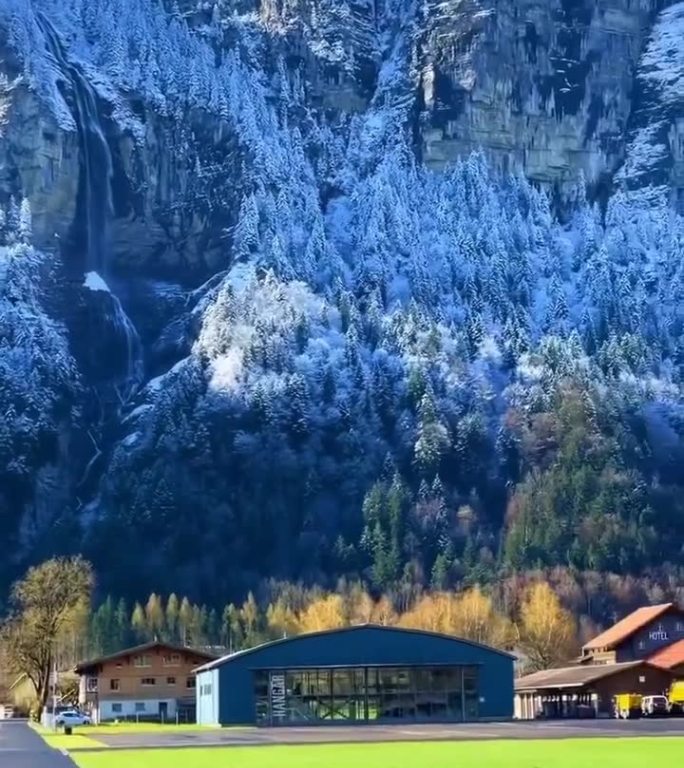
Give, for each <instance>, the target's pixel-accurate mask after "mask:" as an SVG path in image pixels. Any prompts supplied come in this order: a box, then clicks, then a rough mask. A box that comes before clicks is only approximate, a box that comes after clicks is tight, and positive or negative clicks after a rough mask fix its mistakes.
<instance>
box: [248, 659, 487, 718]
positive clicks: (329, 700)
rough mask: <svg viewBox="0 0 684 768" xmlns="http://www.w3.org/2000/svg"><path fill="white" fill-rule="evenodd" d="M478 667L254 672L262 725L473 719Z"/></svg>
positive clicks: (477, 692) (476, 696)
mask: <svg viewBox="0 0 684 768" xmlns="http://www.w3.org/2000/svg"><path fill="white" fill-rule="evenodd" d="M477 673H478V670H477V667H465V666H440V667H428V666H425V667H345V668H337V669H285V670H273V669H270V670H256V671H255V672H254V692H255V700H256V719H257V723H259V724H261V725H291V724H302V723H311V722H320V723H326V722H327V723H330V722H335V721H338V722H347V723H355V722H356V723H358V722H363V723H365V722H397V721H401V720H404V721H406V720H408V721H413V722H416V721H430V720H433V721H441V722H446V721H451V722H454V721H456V722H461V721H464V720H477V718H478V703H479V687H478V674H477Z"/></svg>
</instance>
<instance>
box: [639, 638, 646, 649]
mask: <svg viewBox="0 0 684 768" xmlns="http://www.w3.org/2000/svg"><path fill="white" fill-rule="evenodd" d="M638 646H639V650H640V651H643V650H644V648H645V647H646V641H645V640H639V644H638Z"/></svg>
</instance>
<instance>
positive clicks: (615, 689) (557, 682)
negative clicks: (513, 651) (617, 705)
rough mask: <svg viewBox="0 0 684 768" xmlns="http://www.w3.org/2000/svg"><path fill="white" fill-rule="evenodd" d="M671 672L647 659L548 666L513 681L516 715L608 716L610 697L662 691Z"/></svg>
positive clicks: (668, 681)
mask: <svg viewBox="0 0 684 768" xmlns="http://www.w3.org/2000/svg"><path fill="white" fill-rule="evenodd" d="M671 682H672V674H671V673H670V672H669V671H668V670H665V669H662V668H661V667H657V666H656V665H654V664H650V663H649V662H646V661H629V662H623V663H621V664H593V665H592V664H589V665H580V664H578V665H576V666H572V667H561V668H558V669H549V670H545V671H543V672H535V673H533V674H531V675H526V676H525V677H521V678H518V679H517V680H516V681H515V716H516V717H517V718H520V719H522V720H534V719H536V718H573V717H610V716H612V715H613V706H612V704H613V697H614V696H616V695H617V694H620V693H639V694H642V695H644V696H647V695H654V694H659V693H663V692H664V691H666V690H667V689H668V687H669V686H670V683H671Z"/></svg>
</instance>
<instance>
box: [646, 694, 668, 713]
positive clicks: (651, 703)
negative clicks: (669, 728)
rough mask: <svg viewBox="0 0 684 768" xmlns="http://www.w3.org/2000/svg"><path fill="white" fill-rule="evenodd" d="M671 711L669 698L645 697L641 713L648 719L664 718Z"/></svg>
mask: <svg viewBox="0 0 684 768" xmlns="http://www.w3.org/2000/svg"><path fill="white" fill-rule="evenodd" d="M669 711H670V707H669V705H668V703H667V696H644V698H643V699H642V700H641V713H642V714H643V715H645V716H646V717H664V716H665V715H667V714H668V713H669Z"/></svg>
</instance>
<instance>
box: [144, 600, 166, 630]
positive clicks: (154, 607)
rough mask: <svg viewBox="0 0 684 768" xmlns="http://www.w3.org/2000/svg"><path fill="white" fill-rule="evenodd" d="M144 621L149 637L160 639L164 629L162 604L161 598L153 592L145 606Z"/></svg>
mask: <svg viewBox="0 0 684 768" xmlns="http://www.w3.org/2000/svg"><path fill="white" fill-rule="evenodd" d="M145 621H146V623H147V631H148V634H149V635H150V637H152V638H155V639H157V640H160V639H161V637H162V634H163V631H164V606H163V604H162V601H161V598H160V597H158V596H157V595H155V594H154V592H153V593H152V594H151V595H150V597H149V599H148V601H147V605H146V606H145Z"/></svg>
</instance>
